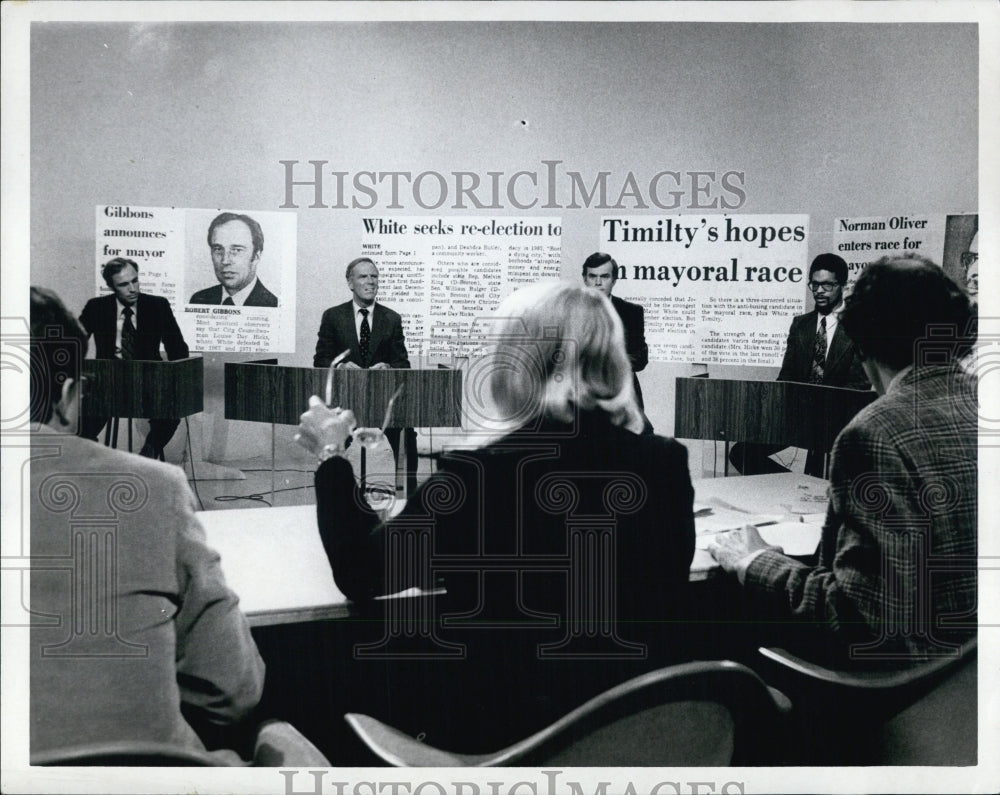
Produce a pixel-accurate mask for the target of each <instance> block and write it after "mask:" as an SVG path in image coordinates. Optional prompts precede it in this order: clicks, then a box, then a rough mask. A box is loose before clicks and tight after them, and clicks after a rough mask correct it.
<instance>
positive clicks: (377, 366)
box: [368, 362, 392, 370]
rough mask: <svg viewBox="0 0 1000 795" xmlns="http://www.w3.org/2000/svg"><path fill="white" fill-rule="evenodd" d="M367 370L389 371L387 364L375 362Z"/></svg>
mask: <svg viewBox="0 0 1000 795" xmlns="http://www.w3.org/2000/svg"><path fill="white" fill-rule="evenodd" d="M368 369H369V370H390V369H392V368H390V367H389V363H388V362H377V363H376V364H373V365H372V366H371V367H369V368H368Z"/></svg>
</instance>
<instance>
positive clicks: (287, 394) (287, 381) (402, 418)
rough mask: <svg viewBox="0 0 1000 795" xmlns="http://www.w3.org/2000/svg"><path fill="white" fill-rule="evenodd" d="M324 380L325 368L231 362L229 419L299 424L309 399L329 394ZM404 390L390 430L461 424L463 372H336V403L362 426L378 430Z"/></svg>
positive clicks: (227, 387) (227, 372) (227, 369)
mask: <svg viewBox="0 0 1000 795" xmlns="http://www.w3.org/2000/svg"><path fill="white" fill-rule="evenodd" d="M326 376H327V368H325V367H319V368H317V367H279V366H277V365H273V364H262V363H259V362H240V363H227V364H226V365H225V390H226V398H225V416H226V419H227V420H245V421H248V422H270V423H274V424H277V425H298V424H299V417H300V416H301V414H302V412H304V411H305V410H306V408H308V405H309V397H310V396H311V395H320V396H321V397H322V396H323V394H324V392H325V391H326ZM400 385H403V386H404V389H403V391H402V392H401V393H400V395H399V397H398V398H396V403H395V407H394V408H393V411H392V422H391V425H390V427H392V428H427V427H431V428H441V427H454V426H456V425H461V415H462V372H461V371H460V370H353V369H351V370H346V369H339V370H334V371H333V404H334V405H335V406H341V407H343V408H345V409H350V410H351V411H353V412H354V416H355V417H357V419H358V425H359V426H360V427H365V428H378V427H380V426H381V425H382V420H383V419H384V418H385V407H386V405H387V404H388V402H389V398H391V397H392V393H393V392H395V391H396V388H397V387H399V386H400ZM383 430H385V429H384V428H383Z"/></svg>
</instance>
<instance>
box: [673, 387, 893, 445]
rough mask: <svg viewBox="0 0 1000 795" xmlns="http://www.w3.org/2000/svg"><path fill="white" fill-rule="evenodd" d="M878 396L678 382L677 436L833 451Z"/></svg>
mask: <svg viewBox="0 0 1000 795" xmlns="http://www.w3.org/2000/svg"><path fill="white" fill-rule="evenodd" d="M876 397H877V395H876V394H875V393H874V392H861V391H858V390H855V389H841V388H839V387H832V386H818V385H815V384H798V383H794V382H791V381H738V380H728V379H719V378H678V379H677V392H676V402H675V404H674V436H676V437H678V438H680V439H717V440H720V441H740V442H760V443H765V444H783V445H791V446H795V447H805V448H808V449H810V450H822V451H823V452H828V451H829V450H830V448H832V447H833V442H834V440H835V439H836V438H837V434H838V433H840V431H841V430H842V429H843V427H844V426H845V425H847V423H848V422H850V421H851V419H852V418H853V417H854V415H855V414H857V413H858V412H859V411H860V410H861V409H863V408H864V407H865V406H867V405H868V404H869V403H871V402H872V401H873V400H875V398H876Z"/></svg>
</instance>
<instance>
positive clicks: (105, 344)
mask: <svg viewBox="0 0 1000 795" xmlns="http://www.w3.org/2000/svg"><path fill="white" fill-rule="evenodd" d="M101 275H102V276H103V277H104V281H105V282H106V283H107V285H108V287H110V288H111V290H112V292H111V295H105V296H101V297H100V298H91V299H90V300H89V301H87V304H86V306H84V308H83V312H82V313H81V315H80V322H81V323H82V324H83V327H84V329H85V330H86V332H87V334H88V335H90V334H93V335H94V345H95V348H96V354H95V355H96V357H97V358H98V359H142V360H145V361H160V360H161V359H162V357H161V356H160V345H161V343H162V345H163V347H164V348H165V349H166V352H167V358H168V359H169V360H170V361H174V360H175V359H184V358H186V357H187V355H188V346H187V343H185V342H184V337H183V335H182V334H181V330H180V328H179V327H178V326H177V320H176V319H175V318H174V313H173V311H172V310H171V309H170V303H169V302H168V301H167V299H166V298H161V297H160V296H156V295H146V294H145V293H143V292H142V291H141V290H140V289H139V266H138V265H136V263H135V262H133V261H132V260H130V259H124V258H123V257H115V258H114V259H113V260H109V261H108V262H107V264H105V266H104V267H103V268H102V269H101ZM107 422H108V417H89V418H86V419H85V420H84V421H83V422H82V423H81V426H80V435H81V436H84V437H86V438H88V439H93V440H95V441H96V440H97V434H98V433H100V430H101V428H103V427H104V426H105V425H106V424H107ZM178 425H180V420H178V419H151V420H150V421H149V435H148V436H147V437H146V443H145V444H144V445H143V446H142V450H140V455H144V456H146V457H147V458H159V459H160V460H161V461H162V460H163V448H164V447H166V446H167V443H168V442H169V441H170V440H171V438H173V435H174V432H175V431H176V430H177V426H178Z"/></svg>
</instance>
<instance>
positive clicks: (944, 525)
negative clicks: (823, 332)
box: [710, 253, 977, 665]
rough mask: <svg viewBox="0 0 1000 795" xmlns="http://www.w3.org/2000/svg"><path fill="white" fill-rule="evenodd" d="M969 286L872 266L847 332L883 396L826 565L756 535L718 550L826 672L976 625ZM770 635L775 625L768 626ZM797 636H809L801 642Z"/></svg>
mask: <svg viewBox="0 0 1000 795" xmlns="http://www.w3.org/2000/svg"><path fill="white" fill-rule="evenodd" d="M970 318H971V310H970V306H969V301H968V299H967V297H966V296H965V294H964V293H963V291H962V290H961V289H959V287H958V286H957V285H956V284H955V283H954V282H953V281H952V280H951V279H949V278H948V277H947V276H946V275H945V274H944V272H943V271H942V270H941V268H939V267H938V266H937V265H935V264H934V263H932V262H930V261H929V260H926V259H924V258H922V257H919V256H916V255H911V254H909V253H907V254H905V255H903V256H901V257H896V258H884V259H882V260H879V261H878V262H876V263H874V264H872V265H869V266H868V268H867V269H866V270H865V271H864V272H863V273H862V275H861V277H860V278H859V279H858V282H857V285H856V286H855V288H854V292H853V294H852V295H851V296H849V297H848V298H847V301H846V307H845V308H844V311H843V314H842V316H841V324H842V325H843V327H844V330H845V331H846V332H847V333H848V334H849V335H850V337H851V338H852V339H853V340H854V342H855V344H856V345H857V346H858V350H859V352H860V354H861V357H862V360H863V363H864V368H865V372H866V373H867V374H868V377H869V379H870V380H871V382H872V384H874V386H875V389H876V391H877V392H878V393H879V395H880V397H879V398H878V399H877V400H876V401H875V402H874V403H872V404H870V405H869V406H867V407H866V408H865V409H863V410H862V411H861V412H859V413H858V415H857V416H856V417H855V418H854V419H853V420H852V421H851V422H850V424H848V426H847V427H846V428H844V430H843V431H842V432H841V433H840V435H839V436H838V437H837V441H836V442H835V444H834V448H833V463H832V470H831V477H830V506H829V510H828V513H827V517H826V522H825V525H824V528H823V536H822V543H821V547H820V553H819V561H818V563H817V564H816V565H814V566H809V565H806V564H804V563H800V562H797V561H795V560H792V559H791V558H788V557H786V556H784V555H783V554H781V551H780V550H778V549H774V548H770V547H768V546H767V544H766V543H765V542H764V541H763V540H762V539H761V538H760V535H759V534H758V533H757V531H756V530H755V529H754V528H753V527H749V526H748V527H745V528H743V529H742V530H737V531H733V532H732V533H728V534H722V535H720V536H719V537H718V538H717V540H716V541H715V543H714V545H713V546H712V547H710V550H711V552H712V554H713V555H715V557H716V558H717V559H718V561H719V562H720V563H721V564H722V567H723V568H724V569H725V570H726V571H728V572H730V573H734V574H736V575H737V577H738V578H739V581H740V582H741V583H742V584H743V586H744V591H745V592H746V594H747V596H748V597H751V601H752V602H753V603H754V605H755V606H756V607H757V608H758V609H759V610H762V611H764V612H766V614H767V615H768V617H773V618H775V619H776V622H775V623H776V626H777V631H778V632H779V633H780V638H778V639H776V640H774V641H772V640H771V639H768V640H764V639H762V638H759V639H758V641H759V642H760V641H763V642H765V643H769V642H780V643H781V644H782V645H787V644H788V643H790V642H793V641H794V639H795V638H796V637H800V639H801V640H803V641H808V645H809V648H808V651H805V652H803V654H804V656H810V657H814V658H815V656H816V652H817V651H818V647H817V645H816V641H820V642H821V643H822V645H823V646H825V647H826V649H827V651H828V653H829V654H830V655H831V658H828V660H824V661H823V662H825V663H828V664H829V663H830V662H832V663H833V664H835V665H836V664H848V665H852V664H860V663H863V662H870V663H875V664H878V665H883V664H885V663H888V662H895V663H906V662H909V661H914V660H919V659H921V658H925V657H926V656H928V655H930V656H933V655H935V654H942V653H945V652H947V651H949V650H952V649H953V648H954V647H955V645H957V644H960V643H961V642H963V641H965V640H967V639H969V638H971V637H973V636H974V635H975V626H976V618H975V616H976V569H975V562H974V561H975V556H976V532H977V526H976V521H977V518H976V517H977V502H976V491H977V427H976V418H977V399H976V380H975V378H974V377H973V376H971V375H969V374H968V373H966V372H965V370H964V369H963V368H962V367H961V366H960V364H959V362H960V359H961V358H962V357H963V356H964V355H965V354H966V353H967V351H968V348H969V347H970V344H971V339H970V337H969V334H968V329H969V328H970V325H969V322H970ZM761 626H763V624H761ZM798 630H803V633H802V634H801V635H800V633H799V632H798Z"/></svg>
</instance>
